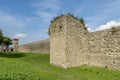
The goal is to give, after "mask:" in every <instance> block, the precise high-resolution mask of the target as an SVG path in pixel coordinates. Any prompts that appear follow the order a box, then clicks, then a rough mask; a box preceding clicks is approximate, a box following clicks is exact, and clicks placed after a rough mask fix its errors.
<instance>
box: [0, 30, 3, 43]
mask: <svg viewBox="0 0 120 80" xmlns="http://www.w3.org/2000/svg"><path fill="white" fill-rule="evenodd" d="M2 39H3V32H2V30H1V29H0V45H1V43H2Z"/></svg>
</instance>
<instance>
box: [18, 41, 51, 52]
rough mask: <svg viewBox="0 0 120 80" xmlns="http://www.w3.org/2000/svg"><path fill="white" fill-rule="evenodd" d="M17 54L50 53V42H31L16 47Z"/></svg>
mask: <svg viewBox="0 0 120 80" xmlns="http://www.w3.org/2000/svg"><path fill="white" fill-rule="evenodd" d="M18 51H19V52H30V53H47V54H49V52H50V41H49V40H42V41H38V42H33V43H29V44H25V45H21V46H19V47H18Z"/></svg>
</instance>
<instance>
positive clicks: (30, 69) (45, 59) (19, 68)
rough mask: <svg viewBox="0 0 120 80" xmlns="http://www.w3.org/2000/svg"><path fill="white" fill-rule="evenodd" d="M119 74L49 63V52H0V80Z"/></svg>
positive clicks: (111, 79) (79, 79) (105, 78)
mask: <svg viewBox="0 0 120 80" xmlns="http://www.w3.org/2000/svg"><path fill="white" fill-rule="evenodd" d="M119 75H120V72H119V71H112V70H108V69H105V68H98V67H89V66H81V67H76V68H70V69H62V68H60V67H56V66H53V65H51V64H49V54H21V53H17V54H15V53H14V54H10V53H9V54H2V53H0V80H119V79H120V76H119Z"/></svg>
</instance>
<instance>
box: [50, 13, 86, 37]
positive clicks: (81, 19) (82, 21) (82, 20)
mask: <svg viewBox="0 0 120 80" xmlns="http://www.w3.org/2000/svg"><path fill="white" fill-rule="evenodd" d="M64 15H66V14H61V15H59V16H56V17H55V18H54V19H53V20H51V23H53V22H54V21H56V20H57V19H59V18H60V17H62V16H64ZM67 15H69V16H71V17H73V18H74V19H76V20H78V21H80V22H81V23H82V24H83V26H84V29H85V30H87V27H86V26H85V21H84V19H83V18H78V17H76V16H74V15H73V14H71V13H68V14H67ZM48 35H50V27H49V28H48Z"/></svg>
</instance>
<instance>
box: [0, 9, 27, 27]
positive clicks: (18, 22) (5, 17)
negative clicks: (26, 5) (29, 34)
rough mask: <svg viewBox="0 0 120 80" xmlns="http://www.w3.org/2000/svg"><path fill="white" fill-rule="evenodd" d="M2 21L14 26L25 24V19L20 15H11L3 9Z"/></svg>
mask: <svg viewBox="0 0 120 80" xmlns="http://www.w3.org/2000/svg"><path fill="white" fill-rule="evenodd" d="M0 23H1V24H3V25H6V26H9V27H14V28H15V27H17V28H18V27H23V26H25V23H24V20H21V19H19V17H15V16H12V15H9V14H8V13H6V12H3V11H0Z"/></svg>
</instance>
